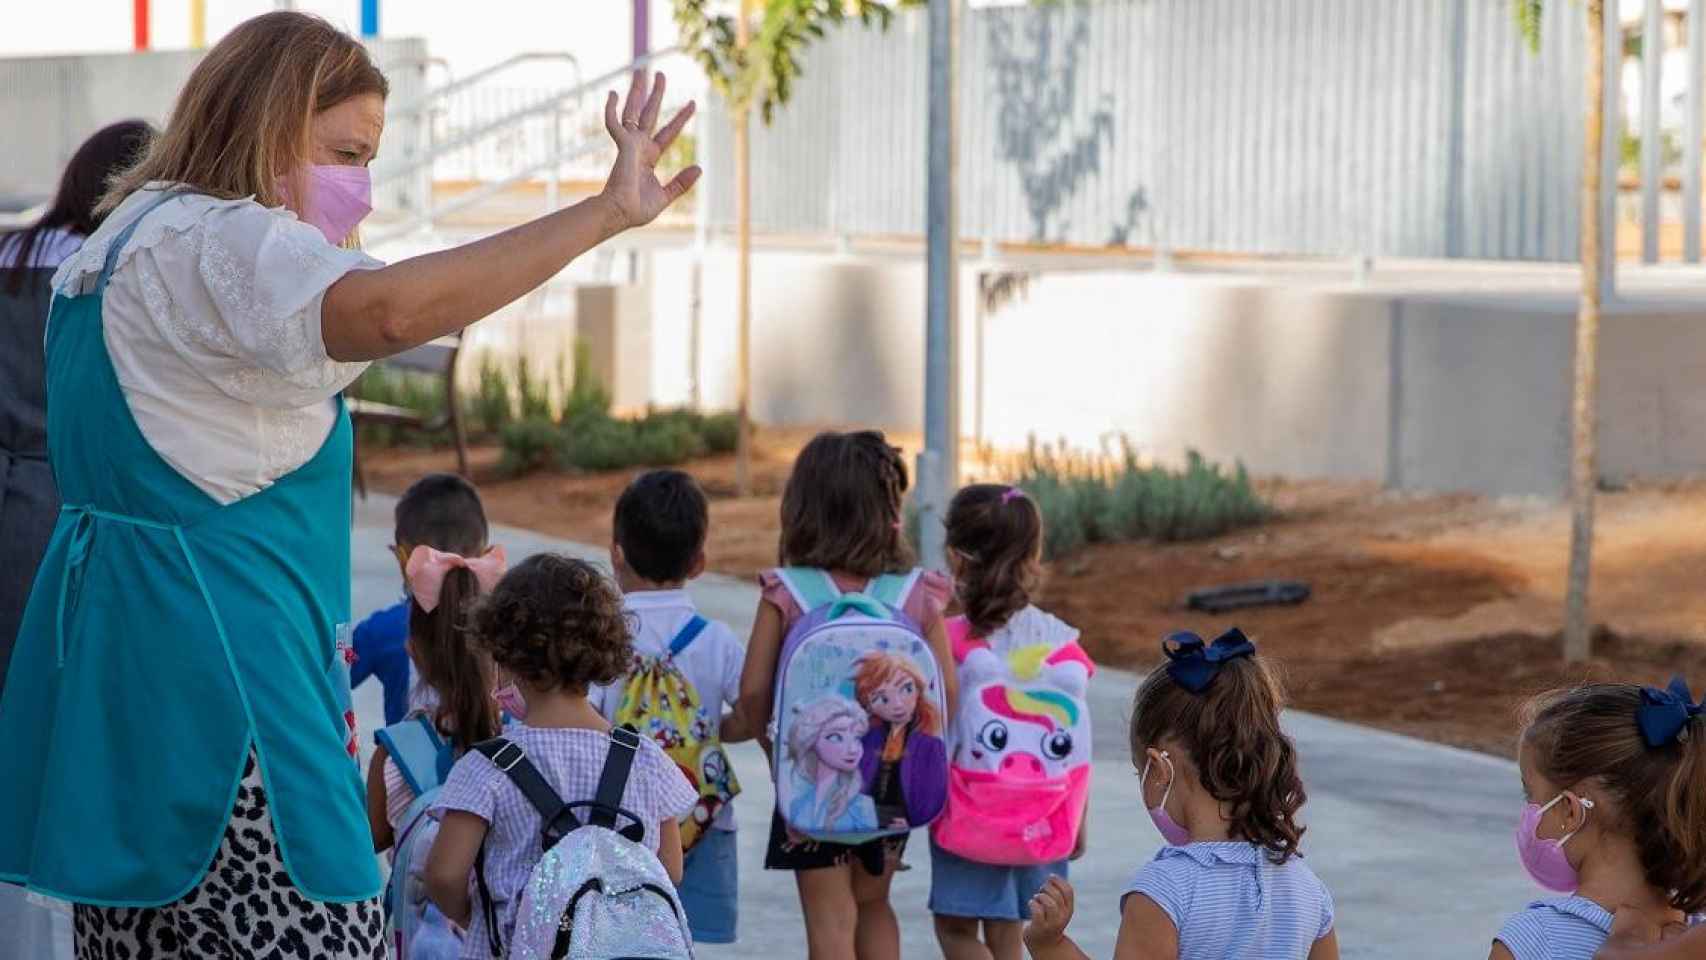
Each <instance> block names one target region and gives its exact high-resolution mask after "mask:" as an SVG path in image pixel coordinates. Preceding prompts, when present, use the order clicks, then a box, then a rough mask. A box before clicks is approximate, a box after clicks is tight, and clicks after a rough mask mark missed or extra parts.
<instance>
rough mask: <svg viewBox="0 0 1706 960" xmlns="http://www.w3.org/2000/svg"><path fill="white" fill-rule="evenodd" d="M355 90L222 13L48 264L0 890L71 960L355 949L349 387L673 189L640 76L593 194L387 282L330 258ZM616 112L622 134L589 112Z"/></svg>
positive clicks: (334, 69) (367, 134)
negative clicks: (44, 531)
mask: <svg viewBox="0 0 1706 960" xmlns="http://www.w3.org/2000/svg"><path fill="white" fill-rule="evenodd" d="M387 89H388V88H387V84H386V80H385V77H384V76H383V75H382V74H381V73H380V71H379V70H378V69H377V68H376V67H375V66H374V64H373V62H372V60H371V59H370V58H369V56H368V54H367V51H366V50H365V49H364V48H363V47H362V46H361V44H360V43H358V42H357V41H356V40H354V39H353V38H351V37H349V36H347V35H346V34H344V33H341V32H339V31H338V30H336V29H334V28H333V27H331V26H330V25H328V24H327V23H326V22H325V21H323V20H320V19H318V18H315V17H311V16H307V15H304V14H299V13H293V12H288V11H282V12H276V13H269V14H266V15H263V16H260V17H256V18H254V19H252V20H249V21H247V22H245V23H243V24H241V25H240V26H238V27H237V28H236V29H235V30H233V31H232V32H231V33H230V34H229V35H227V36H226V37H225V39H223V40H222V41H220V43H219V44H217V45H216V46H215V47H214V48H213V49H211V50H209V51H208V53H207V55H206V56H205V57H204V58H203V59H202V61H201V62H200V63H199V64H198V65H197V66H196V68H195V70H194V71H193V72H192V73H191V75H190V78H189V80H188V82H187V83H186V84H185V86H184V89H183V91H182V92H181V93H180V94H179V96H178V100H177V103H176V106H175V107H174V109H173V111H172V116H171V122H170V123H169V124H168V126H167V127H166V129H165V131H164V132H163V133H162V134H161V135H160V136H159V137H158V138H156V139H155V141H154V143H153V145H152V147H151V149H150V150H149V152H148V153H147V155H146V156H145V157H144V158H143V159H142V160H141V162H139V163H138V164H137V165H136V166H135V167H133V168H132V169H131V170H130V171H129V172H128V173H126V174H125V175H124V176H123V177H121V178H120V179H119V180H118V181H116V182H115V184H114V186H113V188H112V190H111V191H110V192H109V193H108V194H107V197H106V200H105V201H104V204H103V209H104V210H108V211H110V215H109V216H108V217H107V219H106V222H105V223H104V224H103V225H102V226H101V228H100V229H98V230H96V231H95V233H94V234H93V235H92V236H91V237H90V238H89V240H88V242H87V243H86V244H85V245H84V246H83V248H82V250H81V251H79V252H78V253H77V254H76V255H75V256H73V257H71V258H70V259H68V260H66V261H65V262H64V263H63V264H62V265H61V266H60V267H59V269H58V272H57V273H56V274H55V277H54V281H53V290H54V301H53V308H52V315H51V317H50V320H49V323H48V330H47V343H46V348H47V396H48V401H47V428H48V430H47V433H48V446H49V452H50V456H51V457H52V461H53V464H54V471H55V476H56V477H57V479H58V481H59V486H60V493H61V496H62V498H63V500H64V504H65V505H64V507H63V508H62V510H61V512H60V515H59V519H58V523H57V526H56V527H55V530H54V535H53V539H52V541H51V543H50V545H49V547H48V550H47V553H46V555H45V557H44V559H43V562H42V565H41V570H40V572H39V574H38V576H37V579H36V582H35V587H34V590H33V593H32V595H31V598H30V601H29V605H28V607H27V609H26V610H25V613H24V619H23V625H22V627H21V629H20V631H19V642H18V645H17V648H16V650H15V652H14V654H13V660H12V665H11V682H10V683H8V684H7V687H6V689H5V693H4V695H3V697H0V742H4V743H5V744H6V754H7V759H6V765H7V775H6V776H5V777H0V880H4V881H8V882H11V883H16V884H23V885H26V886H28V887H30V888H32V889H36V890H39V891H42V892H44V893H47V894H51V895H53V896H57V897H61V898H63V899H66V900H70V901H72V902H74V903H75V904H77V908H76V928H77V930H76V933H77V939H78V949H79V952H80V953H81V954H83V955H86V956H102V957H106V956H144V955H153V956H198V957H200V956H234V957H247V956H266V955H272V954H274V953H285V954H290V955H304V956H313V957H328V958H355V957H360V958H370V957H377V956H380V955H381V954H382V952H383V949H384V946H383V944H382V943H381V938H380V925H381V915H380V909H379V905H378V901H377V899H376V898H377V895H378V893H379V890H380V878H379V872H378V869H377V864H376V863H375V860H374V858H373V853H372V850H373V847H372V839H371V836H370V833H369V828H368V822H367V817H366V813H365V807H364V804H363V798H362V784H361V777H360V773H359V771H358V770H357V769H356V765H355V762H354V759H353V755H354V748H355V740H354V735H353V730H352V726H353V714H351V713H349V707H348V698H349V690H348V665H347V662H346V658H347V657H348V656H349V654H350V652H351V651H350V650H349V649H348V644H347V642H345V641H344V640H343V635H344V629H345V625H346V624H347V622H348V621H349V619H350V616H349V586H350V570H349V562H350V559H349V558H350V547H349V535H350V512H349V504H350V477H351V470H350V450H351V446H350V424H349V417H348V414H347V413H346V411H345V410H344V407H343V405H342V402H341V400H340V399H339V396H340V393H341V391H342V390H343V388H344V387H345V386H347V385H348V384H349V383H350V382H351V381H352V380H354V379H355V378H356V376H357V375H359V374H360V373H361V371H362V370H363V368H364V365H365V362H366V361H370V360H375V359H378V358H382V357H385V356H389V355H392V354H396V353H399V352H401V351H403V350H407V349H409V348H410V347H413V346H416V345H418V344H422V343H426V342H427V341H430V340H433V339H435V338H437V337H440V336H443V335H445V334H449V333H453V332H455V331H458V330H461V329H462V328H464V327H466V326H468V325H469V324H471V323H473V322H475V321H477V320H479V319H480V318H482V317H484V316H486V315H488V314H490V313H491V312H492V311H494V310H496V309H498V308H499V307H502V306H503V305H505V304H507V303H509V302H511V301H513V300H515V299H517V298H518V297H520V296H522V295H523V294H525V293H527V292H528V291H530V290H532V289H533V288H535V287H537V286H538V285H539V284H541V283H544V282H545V281H546V280H548V279H549V278H550V277H552V276H553V275H554V274H556V273H557V272H558V271H560V270H562V269H563V267H564V266H565V265H566V264H567V263H568V262H569V261H570V260H572V259H574V258H575V257H577V256H579V255H581V254H583V253H585V252H587V251H588V250H590V249H592V248H593V247H594V246H596V245H598V244H599V243H601V242H603V241H605V240H608V239H610V238H611V237H612V236H614V235H615V234H617V233H619V232H621V231H623V230H626V229H629V228H632V227H637V226H641V225H643V224H645V223H648V222H650V221H651V220H652V219H654V218H655V217H656V216H657V215H658V214H659V213H661V212H662V211H663V210H664V209H665V208H666V207H668V206H669V204H670V203H672V202H673V201H674V200H676V199H677V198H679V197H680V196H681V195H682V194H683V193H685V192H686V191H687V189H688V188H689V187H691V186H692V184H693V182H694V181H695V180H696V179H697V177H698V173H699V172H698V170H697V168H689V169H687V170H685V171H683V172H682V173H681V174H680V175H678V176H677V177H676V178H674V179H673V180H671V181H670V182H669V183H667V184H665V183H662V182H660V181H659V180H658V178H657V176H656V173H655V167H656V164H657V161H658V157H659V156H660V155H661V153H662V152H663V151H664V149H666V148H667V147H668V146H669V145H670V143H671V141H673V140H674V139H675V137H676V135H677V134H679V133H680V132H681V129H682V127H683V126H684V125H685V124H686V122H687V120H688V118H689V117H690V116H691V114H692V109H691V107H688V108H687V109H684V110H682V111H681V112H680V113H679V114H677V115H676V116H675V117H674V118H673V119H671V120H670V121H669V122H668V123H667V124H664V125H663V126H662V128H661V129H660V128H659V126H658V113H659V110H660V107H661V105H662V100H663V90H664V87H663V81H662V78H661V77H659V78H657V80H656V82H655V83H653V82H651V80H650V78H648V77H646V76H644V75H636V76H635V78H634V82H633V86H632V88H631V89H630V91H629V96H628V99H627V101H626V102H625V103H620V104H619V103H618V101H617V98H616V96H615V94H612V95H611V96H610V98H609V100H608V101H607V102H606V107H605V125H606V128H607V129H608V131H609V133H610V136H611V137H612V139H613V140H614V141H615V144H616V147H617V159H616V162H615V165H614V167H613V168H612V170H611V173H610V176H609V179H608V181H607V182H606V184H605V186H604V189H603V191H602V192H601V193H599V194H598V195H597V196H595V197H592V198H590V199H588V200H585V201H583V202H581V203H579V204H577V205H575V206H573V207H569V208H566V209H563V210H559V211H557V212H555V213H552V214H549V215H547V216H545V217H542V218H540V219H538V220H535V221H533V222H531V223H527V224H523V225H521V226H518V227H515V228H513V229H511V230H507V231H504V232H503V233H499V234H497V235H495V236H491V237H488V238H485V239H482V240H479V241H476V242H473V243H470V244H467V245H464V246H461V247H457V248H455V249H451V250H446V251H443V252H440V253H433V254H428V255H425V256H420V257H415V258H412V259H409V260H404V261H402V262H399V263H396V264H392V265H389V266H386V265H384V264H381V263H380V262H379V261H377V260H374V259H373V258H371V257H368V256H366V255H365V254H363V253H361V252H360V251H358V250H355V249H351V246H350V243H349V241H350V240H351V238H352V236H353V234H354V231H355V229H356V226H357V224H359V223H360V221H361V219H362V218H363V216H365V215H366V213H367V212H368V209H369V197H370V190H371V188H370V183H369V180H368V176H367V165H368V164H369V163H370V162H371V161H372V160H373V157H374V153H375V152H376V150H377V148H378V145H379V140H380V132H381V130H382V128H383V127H384V122H385V97H386V93H387ZM619 108H620V112H619Z"/></svg>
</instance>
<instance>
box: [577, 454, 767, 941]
mask: <svg viewBox="0 0 1706 960" xmlns="http://www.w3.org/2000/svg"><path fill="white" fill-rule="evenodd" d="M709 524H710V514H709V508H708V506H707V504H706V502H705V494H704V492H703V491H702V490H700V489H699V485H698V484H697V483H695V482H694V480H693V478H692V477H690V476H688V475H687V474H685V473H682V472H681V471H679V470H654V471H652V472H650V473H646V474H642V475H641V476H639V477H638V478H636V479H635V480H634V482H633V483H630V484H629V485H628V487H627V489H625V490H623V491H622V495H621V496H620V497H619V498H617V501H616V511H615V516H614V519H613V523H612V543H611V546H610V565H611V568H612V569H613V570H614V571H615V572H616V583H617V585H618V586H620V587H621V588H622V609H623V610H624V611H625V612H626V613H627V615H628V622H629V627H630V633H631V635H632V637H633V643H634V663H633V668H632V669H631V670H629V672H628V674H627V676H625V677H623V678H622V679H620V680H618V681H617V682H615V683H613V684H609V685H603V686H597V687H594V688H593V689H592V691H591V693H590V695H589V697H590V699H591V701H592V704H593V706H595V707H597V708H598V710H599V712H600V713H602V714H603V715H604V718H605V719H606V720H609V721H610V722H612V723H614V724H617V725H618V726H621V725H625V724H627V725H632V726H634V727H635V728H636V729H637V730H639V731H640V733H641V734H643V735H646V736H649V737H650V738H651V739H652V740H654V741H656V742H657V745H658V746H659V747H662V748H663V751H664V753H666V754H668V755H669V757H670V759H671V760H673V761H675V764H676V766H678V767H679V768H680V769H681V772H682V773H683V774H685V775H686V777H687V780H688V783H690V784H691V785H693V786H694V787H695V788H696V789H697V790H698V792H699V802H698V803H697V804H696V805H694V807H693V810H692V812H691V813H690V814H689V815H688V816H687V817H686V818H684V819H683V820H682V821H681V847H682V850H683V853H684V857H683V861H682V873H681V884H680V886H679V888H678V890H679V892H680V894H681V902H682V904H683V905H684V906H685V907H686V908H687V921H688V925H689V926H691V927H692V929H693V939H694V940H695V941H697V942H699V943H733V942H734V941H735V928H736V922H737V920H738V917H739V913H738V903H739V898H738V896H737V892H738V881H739V869H738V860H737V858H736V853H735V834H734V830H735V819H734V805H733V800H734V797H735V794H737V793H739V792H740V784H739V783H738V782H736V780H735V775H734V769H733V767H731V766H730V764H729V760H728V756H727V755H726V754H725V753H724V752H723V747H722V743H721V741H720V740H719V738H718V731H719V728H720V727H721V725H722V720H723V707H724V705H725V704H726V705H728V706H733V705H734V704H735V702H736V700H737V699H738V695H739V693H740V671H741V661H742V659H743V658H744V656H745V651H744V650H743V649H742V647H741V644H740V641H739V640H737V639H735V635H734V633H733V631H731V630H730V629H729V628H728V626H727V625H725V624H723V623H721V622H719V621H715V620H709V619H707V618H705V617H702V616H700V615H699V611H698V610H697V609H696V608H695V607H694V605H693V600H692V598H691V597H689V596H688V595H687V591H686V589H685V587H686V584H687V581H689V580H692V579H693V578H695V577H697V576H699V575H700V574H701V573H703V572H704V571H705V532H706V528H707V527H708V526H709Z"/></svg>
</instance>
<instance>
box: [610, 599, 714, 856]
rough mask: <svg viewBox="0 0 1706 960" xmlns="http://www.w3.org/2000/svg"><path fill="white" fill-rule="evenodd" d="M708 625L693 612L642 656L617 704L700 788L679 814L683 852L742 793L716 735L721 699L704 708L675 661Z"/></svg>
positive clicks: (623, 719) (620, 714)
mask: <svg viewBox="0 0 1706 960" xmlns="http://www.w3.org/2000/svg"><path fill="white" fill-rule="evenodd" d="M709 625H710V624H709V622H708V621H706V619H705V618H704V617H701V616H699V615H697V614H695V615H694V616H693V617H692V618H691V619H689V620H688V621H687V623H686V624H685V625H684V626H683V627H682V628H681V630H680V632H678V633H677V634H676V635H675V638H674V639H673V640H671V641H670V642H669V650H668V651H667V652H666V653H665V654H664V655H663V656H661V657H642V658H639V660H638V661H637V663H636V665H635V668H634V671H633V672H632V673H630V674H629V675H628V682H627V684H626V685H625V686H624V687H623V689H622V701H621V706H619V707H617V708H616V724H617V725H618V726H631V727H633V728H634V729H636V730H638V731H639V732H640V734H641V735H643V736H648V737H651V738H652V740H654V741H656V743H657V745H658V746H660V747H662V748H663V752H664V753H665V754H667V755H668V756H669V758H670V759H671V760H673V761H675V765H676V766H677V767H679V768H680V769H681V772H682V774H683V775H684V776H686V777H687V782H688V783H690V784H692V785H693V787H694V789H696V790H698V791H699V802H698V803H697V804H695V805H694V807H693V810H692V812H691V813H689V814H688V815H687V816H686V817H684V818H682V820H681V849H682V851H683V852H686V851H687V850H690V849H692V848H693V845H694V844H695V843H697V842H699V838H700V837H701V836H703V835H704V832H705V831H706V830H709V829H710V828H711V821H712V820H714V819H716V816H717V813H718V811H720V810H722V809H723V807H724V806H725V805H726V804H727V803H728V802H729V801H730V800H733V799H734V797H735V794H738V793H740V783H739V782H738V781H736V780H735V773H734V769H733V768H732V767H731V766H730V765H729V758H728V755H727V754H725V753H724V752H723V745H722V742H721V741H720V740H719V739H718V733H717V731H718V725H719V723H720V722H721V720H722V718H721V716H719V713H720V707H721V705H720V704H711V705H710V709H709V710H708V709H706V705H705V704H704V703H703V702H702V701H701V700H700V699H699V691H698V690H696V689H694V687H693V684H692V682H691V681H689V680H688V679H687V676H686V675H685V674H683V673H682V672H681V669H680V668H679V667H677V666H676V665H675V658H676V657H679V656H681V652H682V651H683V650H686V649H687V647H688V646H689V645H690V644H692V643H693V641H694V640H696V639H698V637H699V635H700V634H701V633H704V632H705V628H706V627H707V626H709Z"/></svg>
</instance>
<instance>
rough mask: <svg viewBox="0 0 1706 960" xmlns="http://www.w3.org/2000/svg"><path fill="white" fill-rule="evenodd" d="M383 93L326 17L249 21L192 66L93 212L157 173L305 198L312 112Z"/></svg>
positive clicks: (276, 199)
mask: <svg viewBox="0 0 1706 960" xmlns="http://www.w3.org/2000/svg"><path fill="white" fill-rule="evenodd" d="M389 93H390V85H389V84H388V83H387V82H386V80H385V75H384V74H383V73H381V72H380V71H379V68H378V67H376V66H374V64H373V60H372V58H370V57H369V56H368V54H367V50H366V48H364V47H363V46H362V45H361V44H360V43H359V42H357V41H356V40H355V39H354V38H352V37H350V36H349V35H348V34H346V33H344V32H342V31H341V30H338V29H337V28H336V27H334V26H332V25H331V24H330V23H327V22H326V21H325V20H322V19H320V18H319V17H315V16H310V15H308V14H305V13H296V12H293V11H288V10H280V11H275V12H273V13H266V14H262V15H261V16H258V17H254V18H252V19H249V20H245V21H243V23H241V24H239V25H238V26H237V28H236V29H235V30H232V31H231V32H230V33H229V34H226V36H225V38H224V39H223V40H221V41H219V43H217V44H215V45H214V47H213V49H211V50H209V51H208V52H207V56H205V57H203V58H202V61H201V62H200V63H198V64H196V68H195V69H194V70H193V71H191V72H190V78H189V80H187V81H186V82H185V83H184V88H183V90H181V91H179V93H178V99H177V102H176V103H175V104H174V105H173V107H172V115H171V119H170V120H169V121H168V122H167V124H166V129H165V130H164V131H163V132H162V133H161V134H160V135H159V136H158V137H155V138H154V141H153V143H152V144H151V145H150V147H149V150H148V153H147V154H146V155H145V156H144V157H143V158H142V160H141V161H140V162H138V163H137V164H136V165H135V166H133V167H131V168H130V169H129V170H126V171H125V172H124V173H123V174H121V175H120V176H118V177H116V178H115V179H114V180H113V183H112V186H111V187H110V188H109V189H108V190H107V194H106V196H105V197H104V198H102V200H101V203H100V206H99V207H98V208H97V209H98V210H99V211H100V212H102V213H106V212H110V211H111V210H112V209H113V208H114V207H117V206H118V205H119V203H120V202H122V201H123V200H124V198H125V197H127V196H129V195H130V194H132V193H134V192H135V191H137V190H139V189H141V188H142V187H143V186H144V185H146V184H148V183H151V182H153V181H156V180H164V181H170V182H173V183H181V184H183V185H185V186H187V187H189V188H191V189H194V190H196V191H199V192H201V193H206V194H211V195H213V196H216V197H222V198H224V199H227V200H230V199H236V198H238V197H248V196H253V197H254V198H255V200H256V201H257V202H259V203H261V204H262V205H264V206H269V207H275V206H279V205H281V204H283V203H284V201H285V193H286V192H288V193H290V194H291V195H293V196H302V195H303V190H302V186H303V184H302V183H301V182H300V178H301V175H302V168H303V166H304V164H305V162H306V160H307V157H308V155H309V146H310V141H309V135H310V129H311V123H312V121H313V119H314V116H315V114H318V113H320V112H321V111H323V110H327V109H329V108H331V107H335V106H337V105H338V104H340V103H343V102H344V101H345V100H348V99H350V98H351V97H358V96H363V95H366V94H378V95H379V96H380V97H384V96H386V95H388V94H389ZM281 181H282V182H283V183H284V184H285V186H284V189H282V190H281V187H280V184H281Z"/></svg>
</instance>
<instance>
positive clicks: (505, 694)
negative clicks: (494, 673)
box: [492, 683, 527, 720]
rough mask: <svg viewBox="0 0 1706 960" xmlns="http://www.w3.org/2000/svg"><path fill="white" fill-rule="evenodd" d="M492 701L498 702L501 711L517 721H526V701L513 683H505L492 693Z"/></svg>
mask: <svg viewBox="0 0 1706 960" xmlns="http://www.w3.org/2000/svg"><path fill="white" fill-rule="evenodd" d="M492 699H493V700H496V701H497V702H498V706H500V707H502V708H503V711H504V712H505V713H507V714H509V715H510V716H512V717H514V718H516V719H517V720H526V719H527V700H526V699H525V698H523V697H522V695H521V691H520V690H518V689H516V686H515V684H514V683H506V684H504V685H503V686H501V687H499V688H497V689H496V690H493V691H492Z"/></svg>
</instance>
